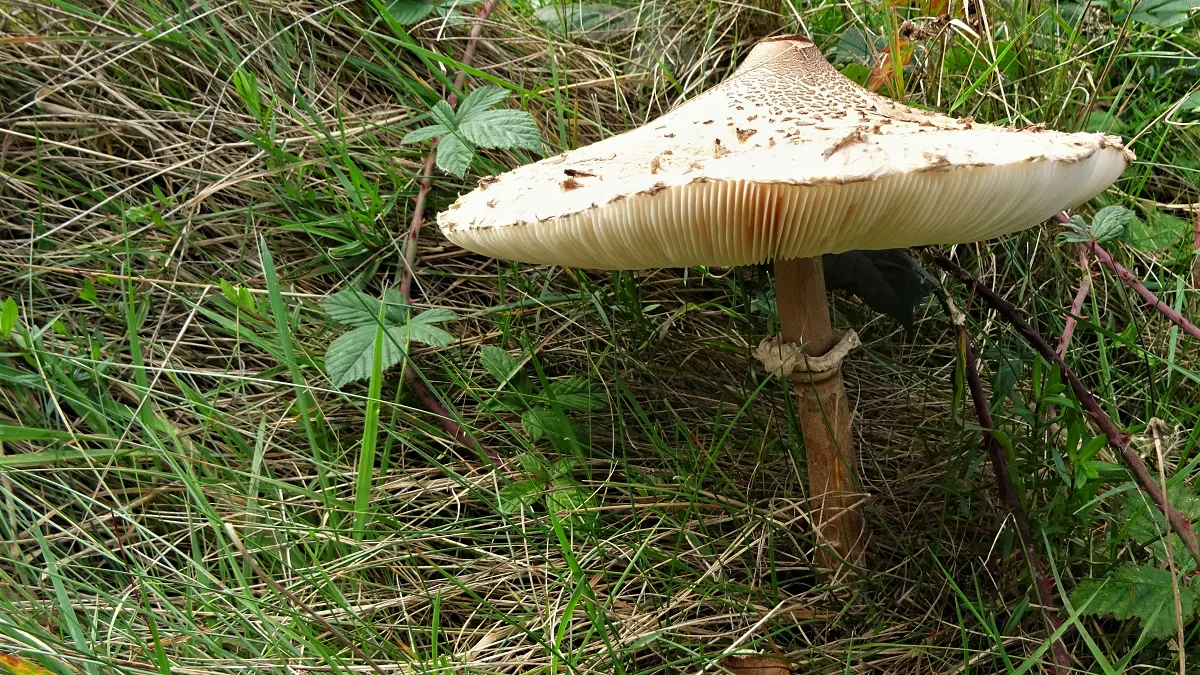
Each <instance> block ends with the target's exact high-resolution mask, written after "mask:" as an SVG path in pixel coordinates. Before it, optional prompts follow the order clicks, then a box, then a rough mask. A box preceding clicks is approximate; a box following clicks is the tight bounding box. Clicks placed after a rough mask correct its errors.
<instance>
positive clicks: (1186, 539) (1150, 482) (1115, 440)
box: [928, 249, 1200, 562]
mask: <svg viewBox="0 0 1200 675" xmlns="http://www.w3.org/2000/svg"><path fill="white" fill-rule="evenodd" d="M928 253H929V256H930V257H931V258H932V259H933V260H934V262H936V263H937V264H938V266H939V267H941V268H942V269H944V270H946V271H947V272H949V273H951V274H953V275H954V276H956V277H958V278H959V279H960V280H961V281H962V282H963V283H965V284H967V285H968V286H970V287H971V288H972V289H973V290H974V291H975V293H977V294H979V295H980V296H981V297H983V299H984V300H986V301H987V303H988V304H989V305H991V306H992V307H994V308H995V309H996V310H997V311H998V312H1000V314H1001V316H1003V317H1004V319H1005V320H1006V321H1008V322H1009V323H1010V324H1012V326H1013V327H1014V328H1016V329H1017V332H1018V333H1020V334H1021V335H1022V336H1023V337H1024V338H1025V340H1026V342H1028V343H1029V345H1030V346H1032V347H1033V348H1034V349H1036V350H1037V351H1038V352H1039V353H1040V354H1041V355H1042V357H1043V358H1045V359H1046V360H1047V361H1049V362H1050V363H1053V364H1055V365H1057V366H1058V367H1059V368H1060V369H1061V370H1062V374H1063V377H1064V378H1066V380H1067V382H1068V383H1070V385H1071V389H1072V390H1073V391H1074V392H1075V397H1076V398H1077V399H1079V405H1080V406H1082V407H1083V409H1084V411H1085V412H1087V415H1088V417H1090V418H1091V419H1092V421H1093V422H1094V423H1095V424H1096V426H1097V427H1098V428H1099V429H1100V430H1101V432H1103V433H1104V435H1105V437H1107V438H1108V443H1109V445H1111V446H1112V447H1113V448H1114V449H1116V450H1119V451H1120V453H1121V456H1122V457H1123V458H1124V460H1125V465H1126V466H1127V467H1128V468H1129V471H1130V473H1132V474H1133V479H1134V481H1136V482H1137V484H1138V487H1140V488H1141V489H1142V491H1143V492H1145V493H1146V494H1148V495H1150V498H1151V499H1153V500H1154V503H1155V504H1156V505H1157V506H1158V508H1159V510H1160V511H1162V512H1163V513H1164V514H1165V515H1166V517H1167V522H1168V523H1169V524H1170V527H1171V529H1172V530H1174V531H1175V533H1176V534H1178V535H1179V538H1180V539H1181V540H1183V544H1184V546H1186V547H1187V550H1188V553H1190V554H1191V555H1192V557H1193V558H1195V559H1196V561H1197V562H1200V545H1198V544H1197V541H1196V532H1195V530H1193V529H1192V524H1191V522H1189V521H1188V519H1187V518H1184V516H1183V514H1182V513H1180V512H1179V510H1178V509H1176V508H1175V506H1174V505H1173V504H1171V503H1170V502H1169V501H1168V500H1167V496H1166V494H1164V493H1163V491H1162V488H1160V487H1159V486H1158V483H1157V482H1155V480H1154V478H1152V477H1151V476H1150V472H1149V470H1147V469H1146V463H1145V462H1143V461H1142V458H1141V456H1139V455H1138V453H1137V451H1136V450H1135V449H1134V448H1133V444H1132V443H1131V442H1130V439H1129V435H1128V434H1126V433H1123V432H1122V431H1120V430H1119V429H1117V425H1116V423H1114V422H1113V420H1112V418H1111V417H1109V416H1108V413H1106V412H1104V409H1103V408H1101V407H1100V404H1099V403H1097V402H1096V397H1095V396H1093V395H1092V392H1090V391H1088V388H1087V387H1085V386H1084V384H1083V381H1082V380H1080V379H1079V376H1078V375H1076V374H1075V371H1073V370H1071V369H1070V368H1069V367H1068V366H1067V364H1066V363H1064V362H1063V360H1062V358H1061V357H1059V355H1058V353H1057V352H1055V351H1054V348H1053V347H1051V346H1050V343H1049V342H1046V339H1045V338H1044V337H1042V336H1041V334H1039V333H1038V332H1037V331H1035V330H1034V329H1033V328H1032V327H1031V326H1030V325H1029V323H1027V322H1026V321H1025V320H1024V319H1022V318H1021V312H1020V310H1018V309H1017V308H1016V307H1015V306H1014V305H1013V304H1012V303H1010V302H1009V301H1007V300H1005V299H1004V298H1002V297H1000V296H999V295H997V294H996V292H995V291H993V290H992V288H991V287H990V286H988V285H987V284H985V283H983V282H982V281H980V280H978V279H976V278H975V277H974V276H973V275H972V274H971V273H970V272H968V271H966V270H965V269H963V268H962V267H961V266H960V265H959V264H958V263H956V262H954V261H953V260H950V259H949V258H947V257H946V256H944V255H942V254H940V253H938V252H937V251H934V250H932V249H931V250H929V251H928Z"/></svg>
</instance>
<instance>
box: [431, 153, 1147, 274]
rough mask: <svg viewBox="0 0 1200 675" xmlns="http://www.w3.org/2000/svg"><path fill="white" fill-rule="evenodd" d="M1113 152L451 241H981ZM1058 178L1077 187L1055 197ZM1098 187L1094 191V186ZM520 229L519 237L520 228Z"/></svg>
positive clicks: (794, 188) (641, 258) (1089, 175)
mask: <svg viewBox="0 0 1200 675" xmlns="http://www.w3.org/2000/svg"><path fill="white" fill-rule="evenodd" d="M1124 167H1125V161H1124V158H1123V157H1122V156H1121V154H1120V152H1118V151H1113V150H1109V151H1100V152H1096V153H1093V154H1092V155H1091V156H1090V157H1088V158H1087V159H1084V160H1082V161H1078V162H1075V163H1071V164H1067V163H1062V162H1048V161H1046V162H1037V163H1034V164H1026V165H1009V166H1000V167H994V166H993V167H965V168H959V169H955V170H952V171H943V172H929V173H924V174H904V173H901V174H892V175H888V176H884V177H882V178H878V179H875V180H863V181H857V182H853V183H845V184H841V183H826V184H823V185H813V186H807V185H790V184H787V183H780V182H773V183H763V182H754V181H749V180H708V181H705V182H698V183H690V184H687V185H681V186H676V187H671V188H667V189H664V190H661V191H659V192H657V193H655V194H653V195H649V194H644V195H639V196H636V197H633V198H629V199H624V200H619V201H617V202H614V203H612V204H609V205H607V206H606V207H604V208H602V209H600V208H597V209H589V210H586V211H583V212H580V213H576V214H573V215H570V216H566V217H559V218H553V219H551V220H548V221H546V222H542V223H530V224H522V225H512V226H509V227H505V228H494V227H493V228H489V227H481V228H460V229H456V230H453V231H452V232H448V233H447V236H448V237H449V238H451V240H452V241H454V242H455V243H457V244H458V245H460V246H462V247H464V248H467V249H470V250H472V251H476V252H478V253H482V254H484V255H488V256H491V257H495V258H501V259H506V260H517V261H521V262H529V263H540V264H555V265H565V266H570V267H583V268H591V269H645V268H654V267H687V266H693V265H712V266H734V265H745V264H752V263H759V262H766V261H768V260H772V259H786V258H804V257H810V256H816V255H821V254H823V253H840V252H842V251H846V250H850V249H883V248H903V247H909V246H919V245H925V244H952V243H959V242H970V241H982V240H986V239H991V238H993V237H998V236H1001V235H1005V234H1009V233H1011V232H1015V231H1018V230H1021V229H1024V228H1027V227H1029V226H1030V225H1032V224H1036V223H1040V222H1044V221H1045V220H1047V219H1048V218H1050V217H1051V216H1052V215H1054V214H1055V213H1057V212H1058V211H1060V210H1061V209H1063V208H1071V207H1074V206H1077V205H1078V204H1080V203H1083V202H1086V201H1087V200H1088V199H1090V198H1091V197H1092V196H1094V194H1095V193H1096V192H1098V191H1099V189H1097V188H1094V187H1092V186H1094V185H1101V186H1106V185H1108V184H1109V183H1111V182H1112V180H1113V178H1114V177H1115V175H1119V174H1120V171H1121V170H1122V169H1124ZM1064 182H1066V183H1069V184H1073V185H1075V186H1077V187H1078V188H1079V195H1078V197H1076V198H1073V199H1070V200H1066V201H1065V202H1064V199H1063V197H1062V191H1061V185H1062V184H1063V183H1064ZM1100 189H1102V188H1100ZM518 230H519V232H518Z"/></svg>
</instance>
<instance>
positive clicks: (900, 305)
mask: <svg viewBox="0 0 1200 675" xmlns="http://www.w3.org/2000/svg"><path fill="white" fill-rule="evenodd" d="M823 262H824V265H825V287H826V288H827V289H828V290H830V291H839V290H840V291H845V292H847V293H850V294H852V295H856V296H858V297H859V298H861V299H862V300H863V302H865V303H867V305H868V306H869V307H871V308H872V309H874V310H875V311H877V312H881V313H883V314H886V315H888V316H890V317H892V318H893V319H895V320H896V321H899V322H900V323H901V325H903V326H904V327H905V328H906V329H909V330H911V329H912V325H913V309H915V308H916V307H917V306H918V305H920V304H921V302H922V301H924V300H925V298H926V297H927V296H928V295H929V292H930V291H932V290H933V286H932V284H930V282H929V279H928V278H927V277H926V276H925V275H924V274H922V272H921V270H920V267H919V266H918V263H917V261H915V260H913V259H912V256H910V255H908V252H907V251H905V250H903V249H897V248H893V249H884V250H879V251H846V252H845V253H830V254H826V255H825V256H824V257H823Z"/></svg>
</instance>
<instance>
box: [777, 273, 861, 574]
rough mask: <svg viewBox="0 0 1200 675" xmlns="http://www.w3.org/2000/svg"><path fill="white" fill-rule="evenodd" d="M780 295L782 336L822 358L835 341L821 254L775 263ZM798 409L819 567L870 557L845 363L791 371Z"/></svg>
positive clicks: (855, 563) (831, 568) (834, 568)
mask: <svg viewBox="0 0 1200 675" xmlns="http://www.w3.org/2000/svg"><path fill="white" fill-rule="evenodd" d="M775 298H776V305H777V307H778V311H779V328H780V337H781V338H782V340H783V341H784V342H790V343H795V344H798V345H801V348H802V349H803V350H804V352H805V354H807V355H809V356H814V357H816V356H822V355H824V354H826V353H827V352H829V350H830V349H832V348H833V347H834V345H836V344H837V343H838V338H839V334H838V333H837V332H835V331H834V330H833V326H832V325H831V324H830V321H829V301H828V299H827V298H826V293H825V277H824V272H823V271H822V268H821V259H820V258H801V259H794V260H777V261H775ZM791 380H792V384H793V388H794V389H795V392H796V415H797V417H799V419H800V429H801V432H802V433H803V435H804V449H805V454H806V459H807V465H808V488H809V497H810V499H811V500H812V512H811V517H812V522H813V530H814V535H815V538H816V540H817V545H818V549H817V566H818V568H819V569H822V570H827V571H830V572H832V573H835V574H836V573H837V572H838V571H840V570H841V569H842V568H843V566H844V565H846V564H849V565H852V566H861V565H862V564H863V560H864V559H865V548H866V546H865V544H866V538H865V527H864V523H863V517H862V513H861V511H860V509H859V507H858V505H857V503H856V502H857V501H858V494H859V490H858V485H859V483H858V472H857V461H856V458H855V452H854V438H853V435H852V429H851V426H850V404H849V401H848V400H847V398H846V388H845V385H844V384H843V383H842V367H841V364H840V363H839V364H838V366H837V368H836V370H834V371H833V372H832V373H830V374H828V376H823V377H814V376H813V375H811V374H810V373H794V374H793V375H792V376H791Z"/></svg>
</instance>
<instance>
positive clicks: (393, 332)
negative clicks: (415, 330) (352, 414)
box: [325, 296, 407, 389]
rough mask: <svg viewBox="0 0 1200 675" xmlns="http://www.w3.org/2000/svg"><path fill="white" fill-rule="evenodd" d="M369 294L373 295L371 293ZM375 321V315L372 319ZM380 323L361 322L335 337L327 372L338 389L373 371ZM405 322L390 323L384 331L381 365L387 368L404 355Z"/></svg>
mask: <svg viewBox="0 0 1200 675" xmlns="http://www.w3.org/2000/svg"><path fill="white" fill-rule="evenodd" d="M368 297H370V296H368ZM372 321H374V319H372ZM376 327H377V326H359V327H358V328H355V329H354V330H352V331H350V332H348V333H346V334H345V335H343V336H341V337H339V338H338V339H336V340H334V341H333V344H331V345H329V349H328V350H326V352H325V372H327V373H328V374H329V379H330V380H332V381H333V386H334V388H336V389H341V388H342V386H344V385H346V384H347V383H350V382H354V381H356V380H362V379H366V378H367V377H369V376H370V375H371V363H372V361H373V360H374V359H373V357H374V352H375V329H376ZM406 329H407V327H406V326H388V327H387V328H385V329H384V332H383V349H382V352H381V356H380V360H381V365H380V368H381V369H382V370H387V369H388V368H391V367H392V366H394V365H396V364H397V363H399V362H400V360H401V359H403V358H404V350H405V345H406V342H405V341H406V339H407V334H406V332H405V331H406Z"/></svg>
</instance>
